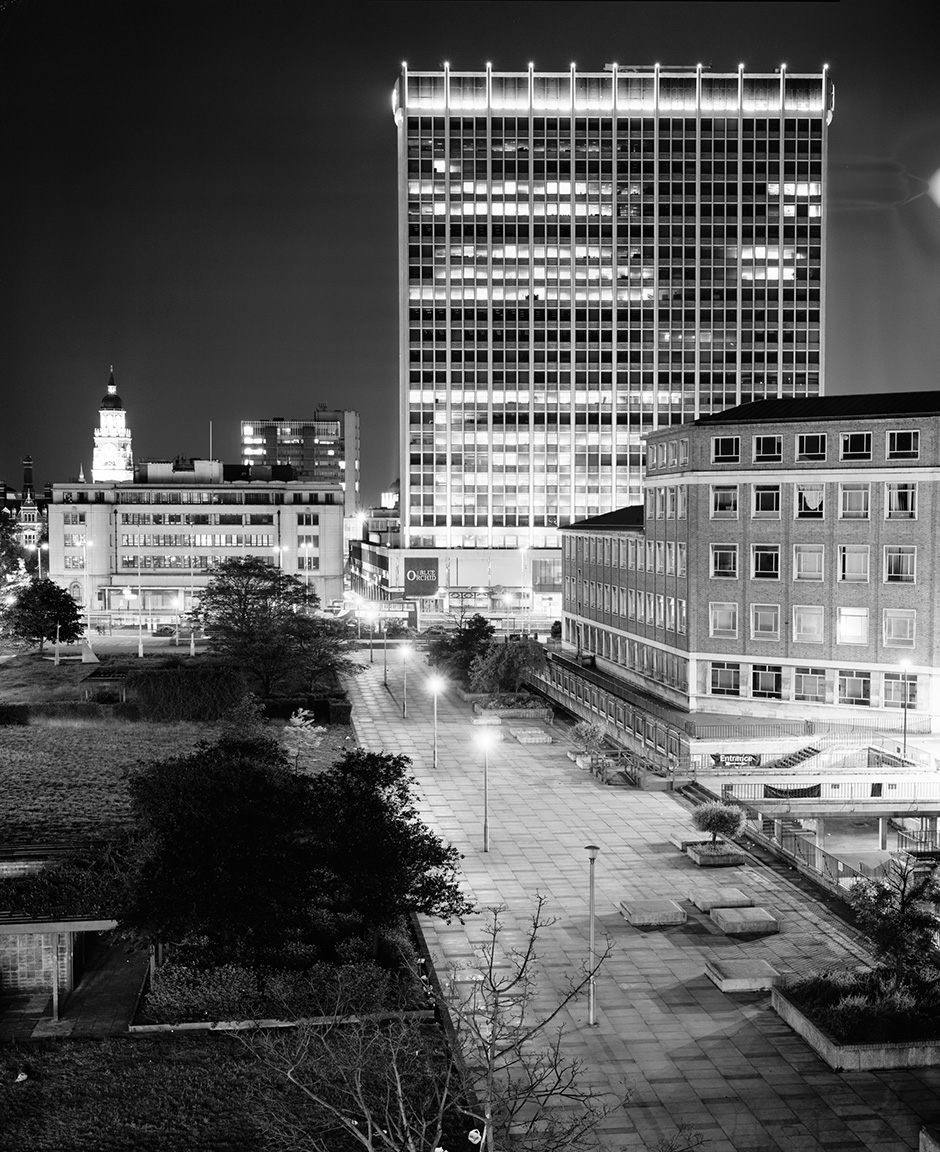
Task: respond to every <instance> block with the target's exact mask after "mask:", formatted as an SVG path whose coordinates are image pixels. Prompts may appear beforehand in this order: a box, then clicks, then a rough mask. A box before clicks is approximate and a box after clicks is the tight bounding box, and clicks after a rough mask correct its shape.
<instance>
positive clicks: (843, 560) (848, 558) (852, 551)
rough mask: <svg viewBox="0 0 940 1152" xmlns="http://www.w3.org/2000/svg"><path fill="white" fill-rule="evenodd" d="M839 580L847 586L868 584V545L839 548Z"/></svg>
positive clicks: (844, 545)
mask: <svg viewBox="0 0 940 1152" xmlns="http://www.w3.org/2000/svg"><path fill="white" fill-rule="evenodd" d="M839 579H840V580H842V581H844V582H845V583H848V584H867V583H868V545H867V544H842V545H840V546H839Z"/></svg>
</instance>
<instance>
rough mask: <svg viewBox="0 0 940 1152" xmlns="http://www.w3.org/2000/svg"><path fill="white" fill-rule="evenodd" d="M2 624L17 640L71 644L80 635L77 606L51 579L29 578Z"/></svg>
mask: <svg viewBox="0 0 940 1152" xmlns="http://www.w3.org/2000/svg"><path fill="white" fill-rule="evenodd" d="M3 626H4V628H5V629H6V630H7V631H8V632H9V633H10V634H11V635H12V636H15V637H17V638H18V639H20V640H26V641H29V642H36V643H38V644H39V650H40V652H41V651H42V649H43V645H44V643H45V642H46V641H47V640H48V641H54V640H56V639H58V640H59V641H60V642H61V643H63V644H72V643H74V642H75V641H76V640H78V639H79V637H80V636H81V635H82V621H81V617H80V615H79V611H78V605H77V604H76V603H75V601H74V600H73V599H72V597H71V596H70V595H69V594H68V592H66V590H65V589H64V588H60V587H59V585H58V584H55V583H53V581H52V580H30V582H29V583H28V584H27V585H26V586H25V587H24V588H21V589H20V590H19V592H18V593H17V594H16V599H15V600H14V602H13V603H12V604H11V605H10V606H9V607H8V608H6V610H5V611H4V613H3Z"/></svg>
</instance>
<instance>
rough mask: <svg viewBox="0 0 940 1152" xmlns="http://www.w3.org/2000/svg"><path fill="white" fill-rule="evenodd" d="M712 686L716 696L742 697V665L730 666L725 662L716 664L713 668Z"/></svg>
mask: <svg viewBox="0 0 940 1152" xmlns="http://www.w3.org/2000/svg"><path fill="white" fill-rule="evenodd" d="M711 684H712V695H714V696H740V695H741V666H740V664H728V663H726V662H725V661H724V660H720V661H716V662H714V663H713V664H712V666H711Z"/></svg>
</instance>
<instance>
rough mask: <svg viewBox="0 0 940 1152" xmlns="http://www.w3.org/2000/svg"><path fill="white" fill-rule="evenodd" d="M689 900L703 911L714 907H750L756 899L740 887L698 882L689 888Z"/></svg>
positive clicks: (708, 910) (709, 910)
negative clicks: (717, 886) (720, 886)
mask: <svg viewBox="0 0 940 1152" xmlns="http://www.w3.org/2000/svg"><path fill="white" fill-rule="evenodd" d="M686 895H687V896H688V898H689V900H690V901H691V902H692V903H693V904H694V905H695V907H696V908H698V909H699V910H700V911H702V912H711V910H712V909H713V908H750V907H751V905H752V904H753V903H754V901H753V900H752V899H751V898H750V896H748V894H747V893H746V892H742V891H741V889H740V888H716V887H714V885H704V884H697V885H693V886H692V887H691V888H689V889H688V891H687V893H686Z"/></svg>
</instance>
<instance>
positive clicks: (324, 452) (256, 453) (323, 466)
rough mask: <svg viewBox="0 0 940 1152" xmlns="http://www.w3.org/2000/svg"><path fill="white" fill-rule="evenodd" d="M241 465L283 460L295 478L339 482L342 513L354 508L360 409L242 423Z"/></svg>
mask: <svg viewBox="0 0 940 1152" xmlns="http://www.w3.org/2000/svg"><path fill="white" fill-rule="evenodd" d="M241 437H242V462H243V463H244V464H266V465H279V464H288V465H290V467H291V468H293V469H294V472H295V474H296V476H297V478H298V480H306V481H308V482H310V483H315V484H323V485H337V484H338V485H339V486H340V487H341V488H342V489H343V492H344V493H345V509H346V515H347V516H353V515H355V513H356V512H357V511H358V508H359V413H358V412H353V411H349V410H346V411H333V412H331V411H327V410H325V409H324V410H322V411H319V412H317V414H316V415H315V416H314V417H313V418H312V419H309V420H288V419H286V418H284V417H280V416H277V417H273V418H271V419H268V420H243V421H242V422H241Z"/></svg>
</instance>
